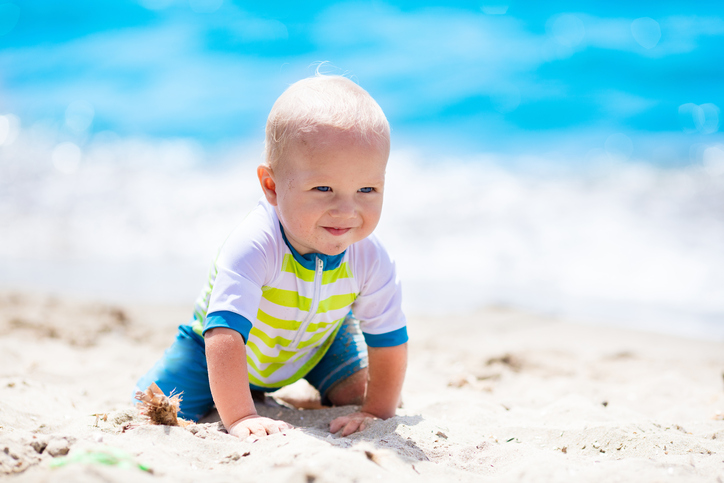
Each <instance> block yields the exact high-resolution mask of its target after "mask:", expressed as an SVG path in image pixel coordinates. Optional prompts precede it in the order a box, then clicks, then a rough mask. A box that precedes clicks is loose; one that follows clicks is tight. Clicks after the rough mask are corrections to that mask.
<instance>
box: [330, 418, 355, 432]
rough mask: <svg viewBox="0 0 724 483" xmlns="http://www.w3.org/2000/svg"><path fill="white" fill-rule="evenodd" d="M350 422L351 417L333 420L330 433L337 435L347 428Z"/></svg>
mask: <svg viewBox="0 0 724 483" xmlns="http://www.w3.org/2000/svg"><path fill="white" fill-rule="evenodd" d="M349 421H350V418H349V416H340V417H338V418H336V419H333V420H332V422H331V423H329V432H330V433H336V432H337V431H339V430H340V429H342V428H343V427H345V426H346V425H347V423H348V422H349Z"/></svg>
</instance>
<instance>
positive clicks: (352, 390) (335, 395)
mask: <svg viewBox="0 0 724 483" xmlns="http://www.w3.org/2000/svg"><path fill="white" fill-rule="evenodd" d="M366 390H367V368H366V367H365V368H362V369H360V370H359V371H357V372H355V373H354V374H352V375H351V376H349V377H347V378H346V379H342V380H341V381H338V382H337V383H336V384H335V385H334V386H332V387H331V388H329V391H327V399H328V400H329V402H331V403H332V404H333V405H335V406H346V405H348V404H355V405H357V406H361V405H362V403H363V402H364V399H365V391H366Z"/></svg>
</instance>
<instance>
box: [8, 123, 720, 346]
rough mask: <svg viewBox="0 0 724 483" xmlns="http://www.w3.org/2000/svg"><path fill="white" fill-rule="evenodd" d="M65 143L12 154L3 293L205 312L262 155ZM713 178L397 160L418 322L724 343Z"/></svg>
mask: <svg viewBox="0 0 724 483" xmlns="http://www.w3.org/2000/svg"><path fill="white" fill-rule="evenodd" d="M61 141H62V142H63V143H65V144H64V147H63V149H64V150H65V151H67V152H71V151H72V153H73V154H74V156H76V155H77V152H76V151H75V150H74V149H70V148H69V147H68V143H69V142H70V141H68V140H58V139H51V138H49V137H48V136H47V135H41V134H38V133H37V132H34V131H32V130H25V131H23V132H21V133H20V135H19V136H18V137H17V139H15V140H14V142H12V143H10V144H7V143H6V144H5V145H2V146H0V226H2V227H3V229H2V232H3V233H2V237H0V284H1V285H3V286H5V287H10V288H14V287H30V288H33V287H35V288H44V289H48V288H50V289H54V290H58V291H62V290H64V289H68V288H69V287H70V288H72V289H73V290H75V291H78V292H85V293H89V294H92V295H99V294H100V295H105V296H109V294H113V296H112V297H110V298H124V297H126V298H131V299H133V298H143V299H146V300H149V299H150V300H164V301H168V300H173V301H175V302H177V301H181V299H183V300H187V301H188V302H189V303H190V302H191V299H192V298H193V294H194V293H195V290H196V289H197V288H199V287H201V285H202V283H203V273H204V272H205V269H206V267H207V266H208V264H209V263H210V261H211V260H212V258H213V256H214V254H215V252H216V249H217V248H218V245H219V244H220V243H221V242H222V241H223V239H224V237H225V236H226V235H227V234H228V233H229V232H230V231H231V229H232V228H233V226H234V225H235V224H236V223H238V221H239V220H240V219H241V218H243V216H244V215H245V214H246V213H247V212H248V210H249V209H251V208H252V207H253V205H254V203H255V202H256V200H257V199H258V198H259V197H260V195H261V191H260V189H259V187H258V182H257V180H256V174H255V167H256V165H257V164H258V162H259V160H260V144H258V145H254V146H252V147H251V148H249V147H233V148H228V149H226V150H223V151H219V152H217V153H209V152H205V151H204V150H203V149H202V148H201V147H199V146H197V145H196V144H194V143H193V142H190V141H187V140H164V141H153V140H145V141H144V140H138V139H120V138H117V137H114V136H111V135H101V136H97V137H96V138H95V139H94V140H92V141H91V142H88V143H86V144H83V143H80V142H79V143H78V145H77V147H78V148H79V150H80V151H79V152H80V157H79V158H78V157H77V156H76V157H74V158H73V162H72V163H70V162H68V161H67V160H63V159H61V158H59V157H58V156H59V155H58V154H57V153H58V149H57V146H58V145H60V144H61ZM714 151H716V152H722V149H721V147H717V146H713V147H712V152H714ZM54 153H55V154H54ZM715 154H716V153H715ZM54 156H55V157H54ZM59 159H60V161H59ZM709 161H711V160H709ZM714 161H716V160H714ZM714 161H711V162H708V164H706V165H701V166H694V165H692V166H689V167H687V168H678V169H662V168H657V167H655V166H652V165H648V164H644V163H639V164H636V163H629V164H617V165H613V164H609V165H599V166H595V167H585V168H580V169H576V170H573V169H561V168H560V164H559V165H557V166H558V167H556V165H552V164H550V163H548V164H545V165H541V164H539V165H538V167H537V168H528V169H521V168H518V169H506V168H505V167H504V166H506V165H510V163H509V162H508V160H501V159H497V158H494V157H491V156H487V157H486V156H479V157H476V158H466V159H426V158H425V157H424V156H423V155H422V154H421V153H418V152H415V151H413V150H398V151H395V152H393V153H392V156H391V161H390V165H389V167H388V181H387V188H386V195H385V196H386V198H385V208H384V213H383V219H382V221H381V223H380V226H379V228H378V234H379V235H380V236H381V237H382V239H383V240H384V241H385V243H386V244H387V245H388V248H389V249H390V251H391V252H392V253H393V255H394V256H395V257H396V259H397V261H398V265H399V271H400V274H401V277H402V279H403V283H404V287H405V304H406V309H407V311H408V312H411V313H427V312H435V313H450V314H452V313H459V312H467V311H472V310H476V309H478V308H481V307H484V306H487V305H491V304H497V305H500V304H503V305H511V306H516V307H523V308H527V309H531V310H536V311H543V312H547V313H555V314H563V315H576V316H581V315H583V316H584V318H589V319H591V320H595V319H606V320H609V321H611V320H613V321H619V322H620V323H626V324H633V325H634V326H637V327H641V328H650V329H655V330H659V331H674V332H678V333H686V334H693V335H702V334H715V335H716V336H717V337H724V251H722V250H721V247H722V246H724V216H722V215H723V214H724V175H723V174H722V172H721V170H715V169H711V166H710V165H714V164H716V163H715V162H714ZM712 163H713V164H712ZM517 164H520V163H517ZM568 165H570V163H568ZM70 168H72V169H70ZM192 274H193V276H192ZM196 274H198V275H196ZM186 278H188V280H186ZM104 287H105V288H104Z"/></svg>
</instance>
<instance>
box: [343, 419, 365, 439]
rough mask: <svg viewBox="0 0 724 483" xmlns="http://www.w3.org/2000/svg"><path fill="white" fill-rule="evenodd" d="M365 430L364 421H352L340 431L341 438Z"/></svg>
mask: <svg viewBox="0 0 724 483" xmlns="http://www.w3.org/2000/svg"><path fill="white" fill-rule="evenodd" d="M364 429H365V422H364V420H362V421H360V420H358V419H353V420H352V421H350V422H349V423H347V425H346V426H345V427H344V429H343V430H342V436H349V435H350V434H352V433H355V432H357V431H362V430H364Z"/></svg>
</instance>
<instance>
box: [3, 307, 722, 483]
mask: <svg viewBox="0 0 724 483" xmlns="http://www.w3.org/2000/svg"><path fill="white" fill-rule="evenodd" d="M189 316H190V307H152V306H137V305H127V306H110V305H107V304H100V303H89V302H79V301H73V300H70V299H68V298H54V297H51V296H45V295H40V294H28V293H25V294H11V293H4V294H0V334H2V336H0V478H7V479H8V481H16V482H30V481H33V482H35V481H43V482H44V481H47V482H67V481H78V482H96V481H106V482H125V481H141V482H143V481H149V482H151V481H155V482H184V481H204V482H226V481H242V482H244V481H254V482H256V481H259V482H262V481H263V482H264V483H271V482H277V481H279V482H282V481H284V482H300V483H307V482H348V481H349V482H353V481H354V482H376V481H465V482H467V481H476V482H479V481H526V482H538V481H576V482H579V481H597V482H607V481H634V480H635V481H664V482H669V481H671V482H680V481H692V482H693V481H696V482H701V481H709V482H722V481H724V420H723V417H724V416H723V414H722V413H723V412H724V381H723V380H722V372H723V371H724V343H722V342H710V341H701V340H689V339H683V338H676V337H670V336H664V335H657V334H650V333H642V332H633V331H627V330H624V329H618V328H612V327H603V326H593V325H586V324H580V323H570V322H566V321H562V320H558V319H555V318H546V317H542V316H535V315H530V314H526V313H521V312H518V311H514V310H508V309H502V308H500V309H489V310H485V311H481V312H479V313H477V314H475V315H472V316H465V317H457V316H456V317H429V318H423V317H411V318H410V321H409V332H410V361H409V368H408V372H407V378H406V382H405V387H404V390H403V399H404V408H402V409H400V410H399V411H398V416H396V417H394V418H391V419H389V420H386V421H374V422H373V423H372V424H371V425H370V427H369V428H367V429H366V430H365V431H363V432H361V433H358V434H354V435H352V436H349V437H346V438H343V437H340V436H337V435H332V434H330V433H329V432H328V431H327V427H328V424H329V421H330V420H331V419H333V418H334V417H336V416H338V415H340V414H345V413H348V412H352V411H353V410H354V409H355V408H354V407H339V408H329V409H319V410H295V409H290V408H287V407H284V406H282V405H279V404H275V403H274V401H273V400H270V401H269V402H268V403H267V404H265V405H261V404H260V405H258V411H259V412H260V413H262V414H264V415H267V416H270V417H275V418H279V419H283V420H285V421H288V422H290V423H291V424H293V425H294V426H295V429H293V430H290V431H288V432H287V433H286V434H278V435H273V436H269V437H266V438H262V439H259V440H258V441H256V442H251V441H241V440H238V439H236V438H233V437H231V436H229V435H227V434H225V433H224V432H223V430H221V425H220V423H219V422H218V417H214V415H210V416H209V417H208V418H206V420H205V422H203V423H201V424H194V425H191V426H188V427H186V428H181V427H167V426H152V425H147V424H143V418H142V417H140V416H139V414H138V411H137V410H136V409H135V408H134V407H133V406H132V405H131V403H130V392H131V389H132V387H133V385H134V383H135V381H136V379H137V378H138V377H139V376H140V375H141V374H142V373H144V372H145V371H146V370H147V369H148V368H149V367H150V366H151V365H152V364H153V363H154V362H155V361H156V360H157V359H158V358H159V356H160V355H161V353H162V352H163V350H164V349H165V348H166V347H167V346H168V345H169V344H170V343H171V341H172V340H173V338H174V336H175V330H176V326H177V325H178V324H179V323H182V322H184V321H186V320H187V319H188V317H189ZM307 391H309V387H305V386H304V385H302V384H298V385H295V386H292V387H290V388H288V389H286V392H287V395H292V396H293V395H295V394H296V395H299V394H304V393H306V392H307ZM109 463H117V464H109Z"/></svg>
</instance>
